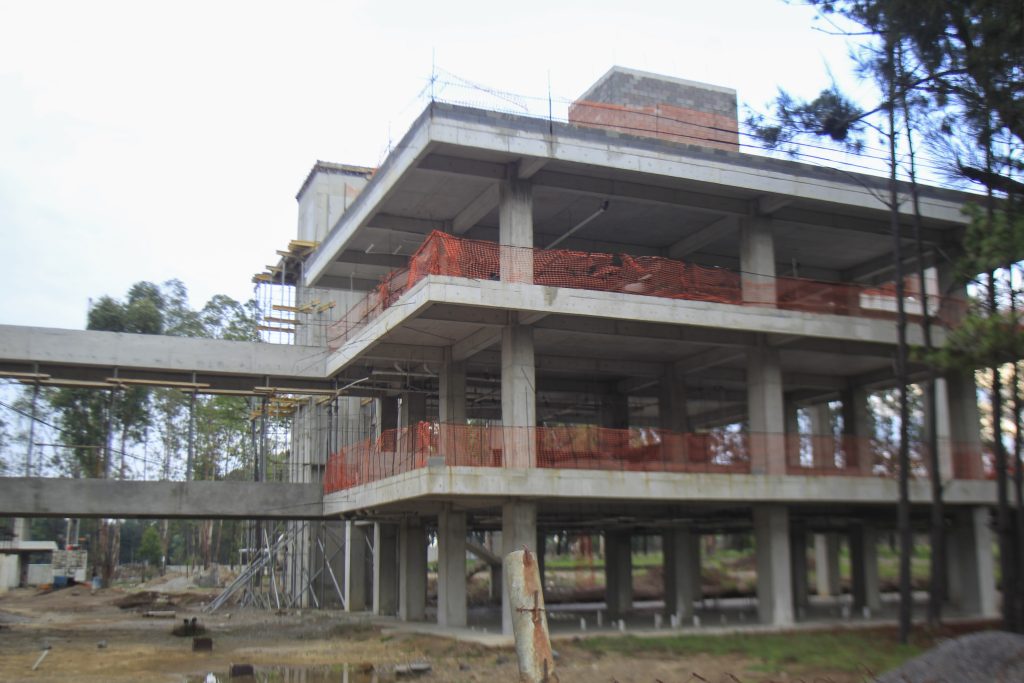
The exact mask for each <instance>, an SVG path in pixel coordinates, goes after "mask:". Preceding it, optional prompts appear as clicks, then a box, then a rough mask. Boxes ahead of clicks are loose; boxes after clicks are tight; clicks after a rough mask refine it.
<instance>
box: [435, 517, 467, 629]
mask: <svg viewBox="0 0 1024 683" xmlns="http://www.w3.org/2000/svg"><path fill="white" fill-rule="evenodd" d="M437 625H438V626H447V627H455V628H461V627H464V626H465V625H466V513H465V512H455V511H454V510H452V509H451V508H450V507H448V506H446V507H445V509H443V510H442V511H441V512H440V513H439V514H438V515H437Z"/></svg>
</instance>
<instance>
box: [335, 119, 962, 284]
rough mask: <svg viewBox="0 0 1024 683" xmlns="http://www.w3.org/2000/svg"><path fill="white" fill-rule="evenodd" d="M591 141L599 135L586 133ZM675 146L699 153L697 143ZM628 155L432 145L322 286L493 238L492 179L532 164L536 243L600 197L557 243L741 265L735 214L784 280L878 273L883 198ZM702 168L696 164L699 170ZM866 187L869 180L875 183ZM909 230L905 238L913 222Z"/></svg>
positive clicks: (945, 234)
mask: <svg viewBox="0 0 1024 683" xmlns="http://www.w3.org/2000/svg"><path fill="white" fill-rule="evenodd" d="M598 134H602V131H594V135H598ZM683 149H684V150H686V152H685V153H686V154H695V152H694V151H693V148H683ZM681 153H682V152H681ZM702 153H705V154H706V152H702ZM635 156H636V158H637V162H636V164H635V166H636V168H633V169H628V170H627V169H624V168H612V167H609V166H605V165H601V164H599V163H593V164H588V163H585V162H567V161H564V160H559V159H548V158H544V157H524V156H522V155H517V154H512V153H509V152H503V151H498V150H492V149H482V148H478V147H474V146H472V145H471V144H466V145H453V144H447V143H441V142H436V141H432V142H430V143H429V144H428V145H427V146H426V148H425V150H424V151H423V152H422V154H421V155H420V156H419V157H418V158H416V159H415V160H414V161H413V162H412V163H411V165H410V166H409V167H408V168H406V169H405V170H404V171H403V172H402V173H401V175H400V176H399V177H398V178H397V180H396V181H395V182H394V183H393V184H392V185H391V186H390V187H389V189H388V191H387V192H386V193H385V194H384V196H383V197H381V198H380V199H379V201H377V202H376V203H375V204H374V205H373V206H372V207H371V209H370V210H369V213H368V215H367V218H366V220H364V221H363V222H362V224H361V225H359V226H358V228H357V229H355V230H354V231H353V232H352V233H351V236H350V237H349V238H348V240H347V242H346V244H345V246H344V250H343V251H342V252H341V253H338V254H336V255H335V257H334V262H333V263H332V264H331V265H330V267H329V269H328V270H327V271H326V272H325V274H324V277H325V278H327V279H326V280H325V282H327V283H329V286H344V281H345V280H346V279H348V280H349V281H350V282H351V283H360V281H361V284H362V285H363V288H366V287H367V286H368V284H369V283H371V282H372V281H373V280H374V279H375V278H379V277H381V276H382V275H384V274H385V273H386V272H387V271H388V269H389V267H398V266H400V265H402V262H403V259H404V258H407V257H408V255H409V254H410V253H412V251H414V250H415V249H416V247H417V246H418V245H419V244H420V243H421V242H422V240H423V238H424V237H425V236H426V235H427V234H428V233H429V232H430V231H432V230H445V231H448V232H453V233H455V234H456V235H462V236H465V237H469V238H474V239H482V240H488V241H494V240H496V239H497V225H498V210H497V209H498V184H499V182H500V180H501V179H502V178H504V177H506V175H507V173H508V172H509V171H508V169H509V165H510V164H518V165H519V168H520V169H524V168H525V169H528V171H526V172H527V173H529V180H530V182H531V183H532V184H533V216H534V231H535V234H534V245H535V246H536V247H538V248H544V247H546V246H548V245H549V244H551V243H552V242H553V241H554V240H555V239H557V238H559V237H561V236H563V235H564V234H565V233H566V232H567V231H568V230H569V229H571V228H573V227H574V226H576V225H578V224H579V223H580V222H581V221H582V220H584V219H586V218H588V217H590V216H592V215H593V214H594V213H595V212H596V211H598V209H599V208H600V207H601V206H602V204H603V202H605V201H607V202H608V205H607V210H606V211H604V212H603V213H600V214H599V215H597V216H596V217H594V218H593V219H592V220H591V221H590V222H588V223H587V224H586V226H585V227H584V228H582V229H581V230H580V231H579V232H577V233H576V234H574V235H573V236H571V237H569V238H567V239H565V240H564V241H563V242H561V243H560V244H559V248H565V249H577V250H582V251H595V252H623V253H630V254H636V255H661V256H668V257H672V258H679V259H684V260H689V261H693V262H696V263H704V264H708V265H719V266H727V267H737V266H738V220H737V219H739V218H743V217H747V216H756V215H762V216H770V217H771V218H772V219H773V221H774V225H775V233H776V245H775V250H776V262H777V272H779V273H780V274H786V275H793V274H795V275H798V276H802V277H810V278H818V279H825V280H862V281H877V280H879V279H880V278H884V277H885V270H886V268H887V264H886V258H889V259H890V260H891V250H892V239H891V237H890V227H889V219H888V215H887V211H886V208H885V205H884V204H883V203H882V201H881V200H880V199H876V198H873V197H869V200H868V202H867V204H865V205H851V204H840V203H837V202H830V201H827V200H824V199H811V198H808V197H807V196H801V194H800V192H799V190H798V189H797V188H798V186H800V185H806V186H813V185H815V184H816V183H820V182H821V179H820V178H818V177H814V173H813V172H811V171H808V170H807V168H808V167H806V166H805V165H803V164H795V163H791V162H782V161H780V160H771V161H772V163H773V164H774V165H775V166H780V164H781V165H782V167H785V164H787V163H789V165H790V166H789V167H791V168H792V169H793V173H794V175H793V179H792V186H793V188H794V191H793V194H792V195H788V196H787V195H783V194H770V193H765V192H759V191H754V190H751V189H747V188H740V187H732V186H729V185H728V184H724V183H710V182H700V181H696V180H692V179H684V178H673V177H669V176H665V175H661V174H654V173H645V172H642V171H640V170H637V168H643V167H644V163H643V160H644V156H643V155H642V154H639V153H635ZM721 157H722V158H723V159H726V160H732V161H733V162H734V163H735V167H736V168H737V169H739V170H740V171H744V168H745V166H746V165H750V168H749V169H747V170H746V172H749V173H751V174H755V173H757V172H759V170H758V165H759V164H762V163H763V162H765V160H764V159H763V158H761V157H752V156H749V155H743V154H739V153H736V154H732V155H721ZM701 161H703V159H701V158H697V157H695V158H694V162H695V163H698V162H701ZM522 172H523V171H522V170H521V171H520V173H522ZM817 172H819V173H825V172H831V171H830V169H817ZM846 182H851V181H850V180H849V178H847V179H846ZM871 182H872V183H873V184H876V185H877V184H878V179H871ZM803 194H805V195H806V194H807V193H806V192H805V193H803ZM343 220H344V217H343ZM339 225H340V223H339ZM906 228H907V230H906V233H905V234H906V235H907V237H908V243H909V237H910V236H911V235H912V231H911V226H910V224H909V218H907V219H906ZM960 230H961V226H960V225H959V224H958V223H956V222H953V221H943V220H938V219H933V218H927V219H926V220H925V221H924V230H923V238H924V241H925V243H926V245H927V246H928V247H933V246H940V245H948V244H952V243H953V242H954V241H955V240H956V239H957V238H958V236H959V232H960ZM368 255H375V256H376V257H377V261H376V262H374V263H367V259H366V258H364V257H366V256H368ZM386 257H393V258H390V259H389V258H386Z"/></svg>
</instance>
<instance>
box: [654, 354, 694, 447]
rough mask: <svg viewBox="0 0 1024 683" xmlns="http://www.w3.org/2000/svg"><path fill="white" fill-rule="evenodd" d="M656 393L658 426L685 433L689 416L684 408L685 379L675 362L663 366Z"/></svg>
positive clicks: (687, 428) (688, 425)
mask: <svg viewBox="0 0 1024 683" xmlns="http://www.w3.org/2000/svg"><path fill="white" fill-rule="evenodd" d="M660 389H661V390H660V393H659V394H658V426H659V427H661V428H662V429H668V430H669V431H673V432H677V433H679V434H685V433H687V432H689V431H690V416H689V414H688V413H687V410H686V381H685V379H684V378H683V375H682V374H681V373H680V372H679V371H678V370H677V369H676V367H675V364H673V363H669V364H667V365H666V366H665V374H664V375H662V377H661V387H660Z"/></svg>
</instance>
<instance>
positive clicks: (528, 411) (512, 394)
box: [501, 314, 537, 468]
mask: <svg viewBox="0 0 1024 683" xmlns="http://www.w3.org/2000/svg"><path fill="white" fill-rule="evenodd" d="M513 315H514V314H513ZM536 386H537V385H536V371H535V365H534V355H533V329H532V328H530V327H528V326H526V325H519V324H517V323H515V322H513V323H511V324H509V325H507V326H506V327H505V328H504V329H503V330H502V333H501V423H502V426H503V427H505V428H506V429H505V438H504V458H505V463H504V464H505V466H506V467H517V468H527V467H536V466H537V442H536V439H534V435H533V433H532V432H533V428H535V427H536V426H537V393H536Z"/></svg>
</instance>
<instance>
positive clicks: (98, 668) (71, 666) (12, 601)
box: [0, 587, 862, 683]
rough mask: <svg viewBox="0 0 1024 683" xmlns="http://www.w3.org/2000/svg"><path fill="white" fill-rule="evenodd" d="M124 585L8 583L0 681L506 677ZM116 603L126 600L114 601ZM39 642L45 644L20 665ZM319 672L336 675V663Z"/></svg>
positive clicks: (600, 668)
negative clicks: (210, 675) (316, 673)
mask: <svg viewBox="0 0 1024 683" xmlns="http://www.w3.org/2000/svg"><path fill="white" fill-rule="evenodd" d="M130 595H132V594H129V593H127V592H125V591H121V590H117V589H110V590H101V591H97V592H96V593H92V592H90V591H89V590H88V589H87V588H86V587H73V588H69V589H65V590H61V591H56V592H53V593H48V594H38V593H37V592H36V591H35V590H30V589H19V590H15V591H11V592H9V593H7V594H5V595H2V596H0V681H69V680H73V681H76V682H79V683H92V682H100V681H102V682H104V683H106V682H109V683H119V682H121V681H125V682H127V681H133V682H134V681H169V682H170V681H173V682H181V681H185V680H188V679H190V677H198V678H191V680H202V677H203V676H205V674H206V673H207V672H211V671H213V672H219V673H220V674H221V675H222V676H223V675H224V673H225V672H226V671H227V670H228V668H229V666H230V665H231V664H232V663H247V664H252V665H255V666H257V667H271V666H295V667H319V666H323V667H328V666H330V667H340V666H342V665H344V664H348V665H350V666H351V667H352V671H353V672H356V671H361V670H363V671H365V670H370V669H375V670H376V671H377V672H379V673H378V674H377V675H376V677H357V676H355V675H353V676H352V677H351V679H350V680H356V681H360V680H365V681H371V680H379V681H390V680H393V679H394V667H395V665H400V664H405V663H409V662H414V661H426V662H429V663H430V665H431V672H430V673H429V674H427V675H425V676H422V677H420V679H419V680H423V681H466V682H470V681H478V682H487V683H492V682H494V683H496V682H498V681H516V680H518V669H517V666H516V662H515V653H514V652H513V651H512V650H511V649H510V648H497V649H496V648H487V647H484V646H482V645H475V644H467V643H459V642H455V641H452V640H448V639H443V638H435V637H428V636H423V635H417V634H411V633H407V632H389V631H388V630H387V629H385V630H380V629H377V628H373V627H370V626H369V625H368V624H367V623H366V622H365V621H362V620H359V619H358V618H353V617H351V616H349V615H343V614H340V613H337V612H327V611H307V612H302V613H300V612H294V611H289V612H287V613H282V614H275V613H272V612H267V611H259V610H250V609H247V610H239V609H227V608H226V609H225V610H223V611H220V612H217V613H216V614H213V615H206V614H203V613H201V612H199V602H200V601H202V600H204V599H209V598H210V597H212V596H213V595H214V593H207V592H199V591H188V592H185V593H181V594H167V593H164V594H163V595H162V596H157V597H156V598H153V596H136V597H134V598H132V599H131V600H127V601H126V600H125V598H126V596H130ZM119 601H120V602H123V603H124V602H129V603H134V604H135V607H134V608H129V609H121V608H119V607H118V606H117V603H118V602H119ZM168 605H170V607H168ZM151 608H152V609H174V610H175V611H176V613H177V618H176V619H175V620H173V621H172V620H169V619H153V618H147V617H144V616H143V615H142V611H144V610H147V609H151ZM192 616H196V617H198V619H199V621H200V623H201V624H203V625H204V626H205V627H206V629H207V631H206V635H208V636H210V637H211V638H212V639H213V651H212V652H193V651H192V641H191V638H179V637H175V636H173V635H171V630H172V628H173V627H174V626H175V625H177V624H180V623H181V619H183V618H188V617H192ZM47 646H48V647H49V648H50V649H49V654H48V655H47V657H46V658H45V659H44V660H43V661H42V663H41V664H40V665H39V668H38V669H37V670H36V671H32V665H33V664H34V663H35V662H36V660H37V659H38V658H39V656H40V655H41V654H42V652H43V648H44V647H47ZM555 649H556V650H557V651H558V652H559V659H558V663H557V667H558V670H557V673H558V676H559V680H560V681H561V683H575V682H579V683H601V682H605V681H608V682H612V681H618V682H619V683H631V682H636V683H641V682H643V683H649V682H653V681H663V682H664V683H669V682H676V681H678V682H689V681H706V682H709V683H719V682H729V683H736V682H737V681H740V682H742V683H755V682H757V683H766V682H768V681H796V680H806V681H811V680H813V681H831V682H832V683H853V682H854V681H860V680H862V679H861V678H860V677H857V676H851V675H849V674H839V673H835V672H828V671H822V672H807V671H806V670H800V671H799V673H793V674H792V675H790V674H788V673H777V674H772V675H768V674H764V673H761V672H757V671H754V670H752V666H753V662H750V661H747V660H745V659H743V658H741V657H736V656H708V655H698V656H693V657H687V658H681V657H675V658H673V657H665V656H653V655H651V656H621V655H611V654H600V653H596V654H595V653H591V652H589V651H587V650H584V649H582V648H580V647H578V646H577V645H576V644H574V643H572V642H568V641H559V642H556V643H555ZM295 680H299V679H298V678H296V679H295ZM302 680H306V679H302ZM330 680H341V675H340V673H339V674H338V675H337V676H336V677H333V678H331V679H330ZM399 680H407V679H404V678H403V679H399Z"/></svg>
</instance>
